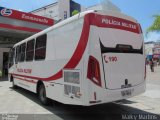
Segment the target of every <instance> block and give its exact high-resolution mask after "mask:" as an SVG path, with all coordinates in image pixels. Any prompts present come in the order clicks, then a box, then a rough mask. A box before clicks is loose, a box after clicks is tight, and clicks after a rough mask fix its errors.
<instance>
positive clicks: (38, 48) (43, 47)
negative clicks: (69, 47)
mask: <svg viewBox="0 0 160 120" xmlns="http://www.w3.org/2000/svg"><path fill="white" fill-rule="evenodd" d="M43 37H44V38H43ZM38 40H40V41H41V40H43V41H45V44H44V45H43V46H41V45H40V46H39V45H38V46H37V41H38ZM43 49H45V50H44V56H43V58H36V57H37V51H40V50H43ZM46 51H47V34H43V35H41V36H38V37H37V38H36V41H35V55H34V60H35V61H43V60H45V59H46Z"/></svg>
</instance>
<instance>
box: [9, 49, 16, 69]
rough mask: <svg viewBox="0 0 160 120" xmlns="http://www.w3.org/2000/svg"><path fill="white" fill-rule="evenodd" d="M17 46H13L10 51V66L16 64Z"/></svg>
mask: <svg viewBox="0 0 160 120" xmlns="http://www.w3.org/2000/svg"><path fill="white" fill-rule="evenodd" d="M14 59H15V48H12V49H11V50H10V53H9V68H10V67H11V66H12V65H13V64H14Z"/></svg>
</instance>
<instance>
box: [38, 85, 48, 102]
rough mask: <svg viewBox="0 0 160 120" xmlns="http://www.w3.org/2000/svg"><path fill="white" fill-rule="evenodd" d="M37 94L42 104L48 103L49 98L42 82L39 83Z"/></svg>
mask: <svg viewBox="0 0 160 120" xmlns="http://www.w3.org/2000/svg"><path fill="white" fill-rule="evenodd" d="M38 96H39V99H40V101H41V103H42V104H43V105H48V104H49V99H48V98H47V97H46V89H45V87H44V85H43V84H41V85H40V86H39V89H38Z"/></svg>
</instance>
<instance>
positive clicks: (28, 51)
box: [26, 39, 34, 61]
mask: <svg viewBox="0 0 160 120" xmlns="http://www.w3.org/2000/svg"><path fill="white" fill-rule="evenodd" d="M33 56H34V39H33V40H31V41H28V42H27V49H26V61H32V60H33Z"/></svg>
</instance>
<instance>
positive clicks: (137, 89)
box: [89, 82, 146, 106]
mask: <svg viewBox="0 0 160 120" xmlns="http://www.w3.org/2000/svg"><path fill="white" fill-rule="evenodd" d="M103 90H104V89H103ZM145 90H146V82H143V83H141V84H139V85H137V86H134V87H130V88H125V89H117V90H109V89H106V91H105V92H103V93H102V91H101V94H103V95H100V96H101V97H99V99H98V101H101V102H98V103H91V104H89V106H90V105H96V104H104V103H110V102H115V101H119V100H123V99H129V98H132V97H134V96H137V95H140V94H142V93H144V92H145ZM125 92H126V93H125ZM127 92H129V93H128V94H127ZM130 92H131V93H130ZM98 94H100V93H98Z"/></svg>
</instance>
